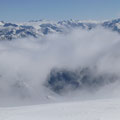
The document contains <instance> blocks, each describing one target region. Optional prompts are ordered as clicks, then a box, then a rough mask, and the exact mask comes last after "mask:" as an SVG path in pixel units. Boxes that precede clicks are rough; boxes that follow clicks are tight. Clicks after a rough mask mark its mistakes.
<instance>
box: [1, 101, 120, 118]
mask: <svg viewBox="0 0 120 120" xmlns="http://www.w3.org/2000/svg"><path fill="white" fill-rule="evenodd" d="M0 120H120V99H105V100H91V101H81V102H68V103H56V104H41V105H35V106H23V107H13V108H0Z"/></svg>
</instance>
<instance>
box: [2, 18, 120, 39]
mask: <svg viewBox="0 0 120 120" xmlns="http://www.w3.org/2000/svg"><path fill="white" fill-rule="evenodd" d="M97 26H102V27H104V28H108V29H111V30H113V31H117V32H119V33H120V19H115V20H111V21H104V22H96V21H80V20H67V21H58V22H57V21H47V20H38V21H29V22H25V23H8V22H3V21H1V22H0V40H6V39H7V40H11V39H16V38H24V37H35V38H38V37H40V36H44V35H47V34H49V33H64V32H65V31H69V30H70V29H73V28H81V29H87V30H91V29H93V28H95V27H97Z"/></svg>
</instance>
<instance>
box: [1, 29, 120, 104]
mask: <svg viewBox="0 0 120 120" xmlns="http://www.w3.org/2000/svg"><path fill="white" fill-rule="evenodd" d="M119 51H120V35H119V34H118V33H115V32H112V31H109V30H106V29H103V28H96V29H93V30H90V31H87V30H80V29H75V30H72V31H71V32H69V33H67V34H57V33H56V34H50V35H47V36H45V37H42V38H39V39H33V38H26V39H16V40H11V41H0V105H16V104H21V105H24V104H29V103H33V104H36V103H41V102H44V101H47V100H48V101H49V99H52V100H53V101H54V100H55V98H59V97H60V96H59V95H58V94H56V93H54V92H53V91H51V90H50V89H49V88H46V86H44V83H45V82H46V80H47V77H48V75H49V74H50V71H51V70H52V69H54V68H60V69H62V68H64V69H69V70H75V69H78V68H79V67H80V68H86V67H88V68H91V70H92V69H94V68H95V69H96V70H95V71H94V70H93V71H94V72H95V74H96V75H97V74H110V75H115V76H117V77H116V79H117V82H115V83H112V84H110V85H106V86H103V87H102V88H101V89H99V90H98V91H97V92H96V93H95V94H94V95H97V96H99V97H104V96H106V95H108V94H109V93H110V94H109V97H110V96H119V91H118V90H119V75H120V62H119V61H120V52H119ZM71 94H72V93H71ZM71 94H70V96H72V95H71ZM78 94H79V97H80V96H81V97H83V95H84V94H82V92H80V91H77V92H76V96H77V95H78ZM87 95H88V96H89V97H90V96H92V92H91V93H90V92H89V93H88V94H87ZM74 96H75V95H74ZM60 99H62V97H60Z"/></svg>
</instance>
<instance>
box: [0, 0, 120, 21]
mask: <svg viewBox="0 0 120 120" xmlns="http://www.w3.org/2000/svg"><path fill="white" fill-rule="evenodd" d="M118 17H120V0H0V20H3V21H29V20H37V19H48V20H66V19H80V20H104V19H113V18H118Z"/></svg>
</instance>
